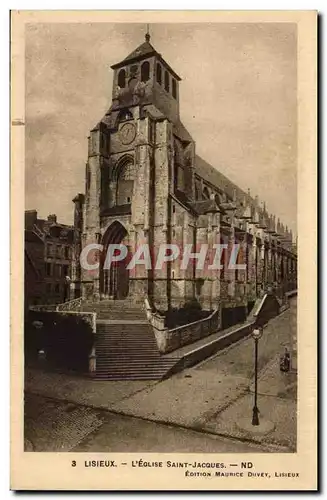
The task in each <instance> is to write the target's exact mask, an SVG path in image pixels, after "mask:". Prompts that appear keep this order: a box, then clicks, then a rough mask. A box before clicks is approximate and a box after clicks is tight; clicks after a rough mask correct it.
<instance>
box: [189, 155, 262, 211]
mask: <svg viewBox="0 0 327 500" xmlns="http://www.w3.org/2000/svg"><path fill="white" fill-rule="evenodd" d="M195 173H196V174H198V175H199V176H200V177H202V178H203V179H204V180H205V181H207V182H210V184H213V185H214V186H216V187H217V188H218V189H221V190H222V191H224V192H225V193H226V194H227V195H228V196H229V198H231V199H233V196H234V190H236V198H237V199H238V200H242V199H243V198H244V196H248V195H246V193H245V192H244V191H242V189H240V188H239V187H238V186H237V185H236V184H234V183H233V182H232V181H231V180H229V179H228V178H227V177H225V176H224V175H223V174H222V173H221V172H219V170H217V169H216V168H214V167H213V166H212V165H210V164H209V163H207V162H206V161H205V160H203V158H201V157H200V156H198V155H196V157H195ZM251 201H252V202H253V201H254V200H251Z"/></svg>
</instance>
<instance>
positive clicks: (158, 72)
mask: <svg viewBox="0 0 327 500" xmlns="http://www.w3.org/2000/svg"><path fill="white" fill-rule="evenodd" d="M157 82H158V83H160V85H161V84H162V70H161V64H159V63H157Z"/></svg>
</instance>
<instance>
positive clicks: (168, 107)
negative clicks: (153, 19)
mask: <svg viewBox="0 0 327 500" xmlns="http://www.w3.org/2000/svg"><path fill="white" fill-rule="evenodd" d="M111 68H112V69H113V70H114V75H113V92H112V107H111V109H112V110H114V109H121V108H124V107H126V106H135V105H142V106H144V105H150V104H152V105H154V106H155V107H156V108H157V109H158V111H160V112H161V113H163V114H164V115H165V116H166V117H167V118H168V119H169V120H170V121H172V122H173V123H175V122H176V121H177V120H178V118H179V82H180V80H181V78H180V77H179V76H178V75H177V73H175V71H174V70H173V69H172V68H171V67H170V66H169V64H168V63H167V62H166V61H165V60H164V59H163V58H162V56H161V54H159V53H158V52H157V51H156V50H155V48H154V47H153V46H152V45H151V43H150V35H149V33H147V34H146V35H145V41H144V42H143V43H142V44H141V45H140V46H139V47H137V48H136V49H135V50H133V52H131V53H130V54H129V55H128V56H127V57H126V58H125V59H124V60H123V61H121V62H119V63H117V64H114V65H113V66H111Z"/></svg>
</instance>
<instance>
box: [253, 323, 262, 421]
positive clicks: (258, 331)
mask: <svg viewBox="0 0 327 500" xmlns="http://www.w3.org/2000/svg"><path fill="white" fill-rule="evenodd" d="M262 333H263V329H262V327H258V328H254V329H253V331H252V333H251V335H252V337H253V338H254V406H253V412H252V425H259V410H258V406H257V399H258V341H259V339H260V338H261V337H262Z"/></svg>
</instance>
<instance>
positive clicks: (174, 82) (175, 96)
mask: <svg viewBox="0 0 327 500" xmlns="http://www.w3.org/2000/svg"><path fill="white" fill-rule="evenodd" d="M172 94H173V98H174V99H176V98H177V85H176V80H175V78H173V79H172Z"/></svg>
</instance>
